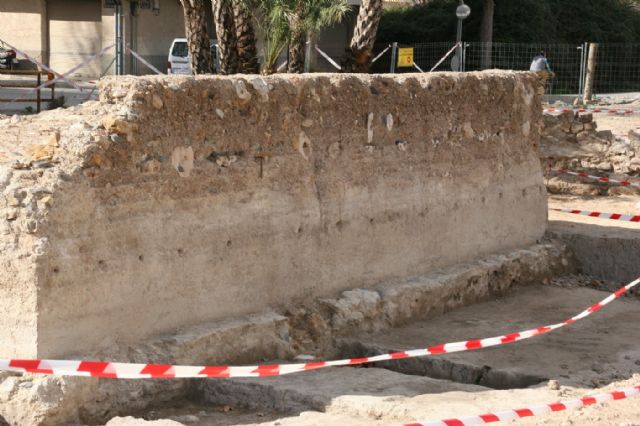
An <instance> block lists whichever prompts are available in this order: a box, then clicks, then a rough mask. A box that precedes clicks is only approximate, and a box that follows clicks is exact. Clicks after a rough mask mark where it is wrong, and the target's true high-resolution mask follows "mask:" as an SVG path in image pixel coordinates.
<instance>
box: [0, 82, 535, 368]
mask: <svg viewBox="0 0 640 426" xmlns="http://www.w3.org/2000/svg"><path fill="white" fill-rule="evenodd" d="M13 121H15V122H12V125H11V126H8V128H9V130H8V136H7V137H6V138H5V140H4V142H0V167H1V173H0V191H1V193H2V198H1V199H0V201H1V203H2V204H0V208H1V209H2V213H3V216H2V225H0V247H1V248H2V251H1V252H0V263H1V264H2V265H3V269H2V270H1V271H0V313H2V316H3V318H4V319H5V321H4V323H3V326H2V327H1V328H0V347H1V348H3V349H1V350H0V357H14V356H23V357H35V356H38V357H61V356H64V355H65V354H70V353H81V352H86V351H99V350H100V349H101V348H107V347H111V346H114V345H125V346H126V345H129V344H134V343H136V342H138V341H140V340H142V339H145V338H148V337H150V336H152V335H157V334H161V333H172V332H174V331H175V330H177V329H179V328H184V327H188V326H191V325H195V324H199V323H202V322H205V321H213V320H219V319H224V318H230V317H237V316H240V315H243V314H248V313H253V312H260V311H261V310H263V309H266V308H268V307H282V306H289V305H295V304H296V303H297V302H300V301H302V300H307V299H309V298H312V297H319V296H328V295H335V294H336V293H337V292H338V291H341V290H345V289H349V288H355V287H363V288H366V287H372V286H375V285H378V284H380V283H381V282H385V281H392V280H394V279H398V278H406V277H409V276H415V275H420V274H424V273H427V272H431V271H434V270H437V269H438V268H443V267H447V266H451V265H454V264H457V263H460V262H465V261H469V260H472V259H475V258H478V257H480V256H483V255H487V254H490V253H495V252H498V251H503V250H507V249H511V248H518V247H525V246H528V245H530V244H533V243H535V242H536V240H538V239H539V238H541V237H542V235H543V234H544V231H545V227H546V215H547V211H546V198H545V189H544V186H543V181H542V174H541V169H540V163H539V160H538V158H537V155H536V144H537V143H538V140H539V127H540V121H541V108H540V99H539V97H538V95H537V94H536V83H535V78H534V77H532V76H531V75H530V74H529V73H516V72H486V73H468V74H464V75H456V74H430V75H403V76H355V75H321V74H320V75H310V76H273V77H268V78H262V77H258V76H251V77H250V76H239V77H206V78H190V77H184V78H122V77H119V78H117V79H116V78H111V79H107V80H105V81H103V82H102V83H101V99H100V102H98V103H89V104H87V105H85V106H83V107H79V108H73V109H70V110H67V111H56V112H49V113H44V114H41V115H40V116H38V117H31V118H26V119H23V120H21V121H20V120H13Z"/></svg>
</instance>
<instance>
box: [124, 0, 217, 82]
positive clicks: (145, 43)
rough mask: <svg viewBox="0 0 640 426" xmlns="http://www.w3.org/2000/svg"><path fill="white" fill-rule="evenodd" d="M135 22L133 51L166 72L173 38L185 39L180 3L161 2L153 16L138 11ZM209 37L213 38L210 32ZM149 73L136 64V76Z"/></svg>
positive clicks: (146, 69)
mask: <svg viewBox="0 0 640 426" xmlns="http://www.w3.org/2000/svg"><path fill="white" fill-rule="evenodd" d="M209 5H210V2H209ZM209 9H210V6H209ZM135 20H136V21H137V24H136V32H137V34H136V36H135V45H136V48H135V49H134V50H136V52H137V53H138V54H139V55H141V56H143V57H144V58H145V60H147V61H149V62H150V63H151V64H152V65H153V66H155V67H156V68H158V69H159V70H160V71H162V72H167V56H168V55H169V48H170V47H171V42H172V41H173V39H174V38H181V37H185V28H184V15H183V12H182V6H181V5H180V2H179V1H178V0H162V1H161V2H160V13H158V14H157V15H155V14H154V13H153V12H152V11H151V10H140V11H139V14H138V16H137V17H136V18H135ZM159 29H161V31H160V30H159ZM211 35H212V37H213V33H212V32H211ZM130 59H131V58H130ZM151 73H153V71H151V70H150V69H148V68H147V67H146V66H144V65H143V64H138V72H137V74H151Z"/></svg>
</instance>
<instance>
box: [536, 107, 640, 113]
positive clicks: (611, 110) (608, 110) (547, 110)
mask: <svg viewBox="0 0 640 426" xmlns="http://www.w3.org/2000/svg"><path fill="white" fill-rule="evenodd" d="M542 111H543V112H545V113H550V114H552V113H556V112H573V113H576V112H595V113H598V112H606V113H609V114H620V115H631V114H640V110H634V109H624V108H553V107H551V108H545V109H544V110H542Z"/></svg>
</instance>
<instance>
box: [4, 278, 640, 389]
mask: <svg viewBox="0 0 640 426" xmlns="http://www.w3.org/2000/svg"><path fill="white" fill-rule="evenodd" d="M638 284H640V278H638V279H636V280H635V281H632V282H631V283H629V284H627V285H626V286H624V287H622V288H620V289H619V290H618V291H616V292H615V293H611V294H610V295H609V296H607V297H606V298H604V299H603V300H601V301H600V302H598V303H596V304H595V305H593V306H591V307H589V308H587V309H585V310H584V311H582V312H580V313H579V314H577V315H575V316H573V317H571V318H569V319H567V320H565V321H563V322H560V323H557V324H552V325H547V326H543V327H538V328H533V329H530V330H525V331H520V332H516V333H510V334H505V335H502V336H496V337H489V338H485V339H473V340H466V341H462V342H454V343H444V344H440V345H436V346H430V347H428V348H426V349H414V350H409V351H401V352H393V353H388V354H383V355H376V356H371V357H366V358H349V359H341V360H336V361H317V362H307V363H300V364H270V365H269V364H264V365H251V366H240V367H235V366H230V365H220V366H186V365H169V364H131V363H119V362H101V361H58V360H24V359H0V371H3V370H5V371H17V372H27V373H41V374H52V375H57V376H85V377H104V378H110V379H172V378H207V377H209V378H230V377H270V376H283V375H286V374H291V373H299V372H303V371H311V370H317V369H320V368H327V367H337V366H344V365H358V364H365V363H372V362H379V361H390V360H394V359H404V358H416V357H424V356H429V355H440V354H445V353H453V352H464V351H471V350H475V349H481V348H488V347H492V346H500V345H505V344H507V343H513V342H518V341H520V340H525V339H530V338H531V337H535V336H539V335H542V334H546V333H549V332H551V331H554V330H557V329H559V328H562V327H565V326H567V325H570V324H573V323H574V322H577V321H579V320H581V319H583V318H586V317H588V316H589V315H591V314H592V313H594V312H596V311H599V310H600V309H602V308H603V307H604V306H606V305H608V304H609V303H611V302H612V301H614V300H615V299H617V298H619V297H620V296H622V295H623V294H625V293H626V292H627V291H629V290H630V289H631V288H633V287H635V286H637V285H638Z"/></svg>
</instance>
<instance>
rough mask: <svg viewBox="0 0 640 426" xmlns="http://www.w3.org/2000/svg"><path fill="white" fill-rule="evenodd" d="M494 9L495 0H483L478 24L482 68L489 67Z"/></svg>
mask: <svg viewBox="0 0 640 426" xmlns="http://www.w3.org/2000/svg"><path fill="white" fill-rule="evenodd" d="M494 10H495V0H484V3H483V5H482V23H481V24H480V41H481V42H482V43H484V44H483V46H482V47H483V49H482V60H481V64H480V66H481V68H482V69H483V70H486V69H489V68H491V53H492V52H491V50H492V46H491V43H493V11H494Z"/></svg>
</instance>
